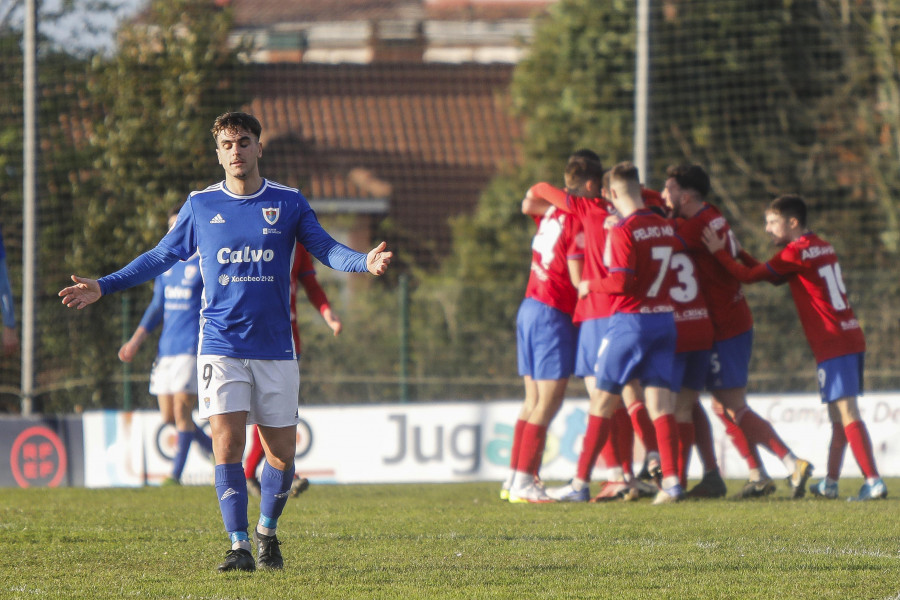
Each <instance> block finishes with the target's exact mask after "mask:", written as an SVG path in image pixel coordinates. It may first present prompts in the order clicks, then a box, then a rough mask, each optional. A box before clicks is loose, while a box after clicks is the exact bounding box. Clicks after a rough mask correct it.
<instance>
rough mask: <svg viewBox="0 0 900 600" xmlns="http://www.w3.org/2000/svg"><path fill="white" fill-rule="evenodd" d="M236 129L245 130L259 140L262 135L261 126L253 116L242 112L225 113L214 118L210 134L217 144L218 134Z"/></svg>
mask: <svg viewBox="0 0 900 600" xmlns="http://www.w3.org/2000/svg"><path fill="white" fill-rule="evenodd" d="M238 129H246V130H247V131H249V132H250V133H252V134H253V135H255V136H256V139H259V136H260V134H261V133H262V125H260V124H259V121H258V120H257V119H256V117H254V116H253V115H249V114H247V113H243V112H227V113H225V114H221V115H219V116H218V117H216V121H215V122H214V123H213V126H212V129H211V130H210V131H211V132H212V136H213V139H214V140H216V141H217V142H218V138H219V134H220V133H221V132H223V131H237V130H238Z"/></svg>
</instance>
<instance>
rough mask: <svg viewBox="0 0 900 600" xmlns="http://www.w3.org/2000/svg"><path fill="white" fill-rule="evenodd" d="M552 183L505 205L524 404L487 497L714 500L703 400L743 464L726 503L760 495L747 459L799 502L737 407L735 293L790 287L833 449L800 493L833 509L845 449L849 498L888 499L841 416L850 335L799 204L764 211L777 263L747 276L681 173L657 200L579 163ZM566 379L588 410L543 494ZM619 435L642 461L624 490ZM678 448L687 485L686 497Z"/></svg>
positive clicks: (771, 434)
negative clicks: (596, 483)
mask: <svg viewBox="0 0 900 600" xmlns="http://www.w3.org/2000/svg"><path fill="white" fill-rule="evenodd" d="M565 186H566V187H565V189H560V188H558V187H555V186H553V185H551V184H548V183H538V184H536V185H534V186H532V187H531V188H530V189H529V190H528V192H527V194H526V196H525V199H524V200H523V202H522V211H523V212H524V213H525V214H527V215H529V216H531V217H532V218H533V219H534V221H535V223H536V224H537V226H538V230H537V233H536V235H535V236H534V240H533V243H532V251H533V252H532V255H533V257H532V263H531V275H530V277H529V281H528V287H527V289H526V294H525V300H524V301H523V302H522V305H521V307H520V309H519V315H518V318H517V349H518V363H519V364H518V366H519V373H520V375H522V376H523V378H524V381H525V401H524V403H523V405H522V409H521V411H520V414H519V418H518V420H517V422H516V426H515V430H514V437H513V445H512V449H511V457H510V476H509V478H508V479H507V480H506V481H505V482H504V484H503V486H502V488H501V498H504V499H507V500H509V501H510V502H528V503H542V502H587V501H589V500H593V501H606V500H612V499H625V500H634V499H637V498H640V497H642V496H652V497H653V498H654V500H653V502H654V503H655V504H663V503H669V502H676V501H679V500H681V499H683V498H684V497H686V496H687V497H721V496H724V495H725V494H726V486H725V482H724V481H723V480H722V477H721V474H720V473H719V469H718V464H717V461H716V456H715V452H714V447H713V441H712V433H711V427H710V423H709V420H708V418H707V415H706V412H705V410H704V409H703V408H702V406H701V405H700V403H699V398H700V394H701V392H702V391H703V390H707V391H709V393H710V394H711V396H712V400H713V408H714V412H715V413H716V415H717V416H718V417H719V418H720V419H721V420H722V421H723V423H724V424H725V428H726V432H727V433H728V435H729V437H730V439H731V440H732V442H733V443H734V445H735V447H736V448H737V449H738V451H739V452H740V454H741V456H742V457H743V458H744V459H745V460H746V461H747V465H748V470H749V481H748V482H747V483H746V485H745V486H744V487H743V489H742V491H741V493H740V496H741V497H755V496H765V495H768V494H771V493H772V492H774V491H775V488H776V486H775V483H774V481H773V480H772V478H771V477H770V476H769V475H768V473H767V472H766V470H765V468H764V466H763V463H762V462H761V460H760V456H759V454H758V451H757V447H758V446H763V447H764V448H766V449H767V450H768V451H770V452H772V453H773V454H774V455H776V456H777V457H778V458H779V459H780V460H781V461H782V463H783V464H784V466H785V469H786V471H787V473H788V478H787V479H788V482H789V484H790V488H791V496H792V497H794V498H799V497H802V496H803V495H804V494H805V492H806V484H807V481H808V479H809V478H810V476H811V475H812V471H813V466H812V465H811V464H810V463H809V461H807V460H804V459H802V458H799V457H797V456H795V455H794V453H793V452H791V450H790V448H788V447H787V445H786V444H785V443H784V441H783V440H782V439H781V438H780V437H779V436H778V434H777V433H776V432H775V430H774V429H773V427H772V425H771V424H770V423H769V422H768V421H766V420H765V419H763V418H762V417H761V416H759V415H758V414H757V413H756V412H754V411H753V410H752V409H751V408H750V407H749V406H748V404H747V396H746V387H747V379H748V371H749V363H750V355H751V349H752V343H753V319H752V316H751V313H750V308H749V306H748V305H747V301H746V300H745V298H744V295H743V293H742V290H741V283H742V282H744V283H752V282H756V281H769V282H771V283H774V284H779V283H784V282H788V283H789V285H790V288H791V292H792V295H793V298H794V302H795V304H796V307H797V311H798V314H799V320H800V322H801V324H802V326H803V328H804V332H805V333H806V336H807V339H808V341H809V344H810V347H811V348H812V351H813V354H814V355H815V359H816V362H817V363H818V382H819V388H820V393H821V397H822V402H823V403H826V404H827V406H828V414H829V417H830V419H831V422H832V438H831V445H830V448H829V458H828V470H827V475H826V477H825V478H823V479H822V480H820V481H819V482H817V483H815V484H813V485H811V486H810V487H809V490H810V491H811V493H813V494H814V495H816V496H820V497H824V498H836V497H837V496H838V478H839V476H840V470H841V465H842V461H843V456H844V452H845V449H846V447H847V445H849V446H850V448H851V451H852V453H853V455H854V457H855V459H856V461H857V463H858V464H859V466H860V469H861V471H862V473H863V475H864V476H865V478H866V482H865V484H864V485H863V486H862V489H861V490H860V491H859V494H858V495H857V496H854V497H853V499H858V500H869V499H875V498H884V497H886V496H887V489H886V487H885V485H884V482H883V481H882V480H881V478H880V477H879V474H878V471H877V468H876V466H875V459H874V455H873V452H872V444H871V440H870V438H869V434H868V430H867V429H866V426H865V424H864V422H863V421H862V419H861V416H860V412H859V408H858V405H857V397H858V396H859V395H860V394H861V393H862V392H863V364H864V357H865V341H864V338H863V334H862V329H861V328H860V325H859V322H858V321H857V320H856V318H855V316H854V314H853V311H852V309H851V308H850V304H849V302H848V301H847V294H846V289H845V287H844V283H843V280H842V277H841V271H840V265H839V264H838V262H837V258H836V255H835V252H834V249H833V248H832V247H831V246H830V245H829V244H828V243H826V242H825V241H823V240H822V239H821V238H819V237H817V236H816V235H815V234H814V233H812V232H811V231H810V230H809V229H808V228H807V226H806V204H805V202H804V201H803V199H802V198H800V197H799V196H794V195H786V196H781V197H779V198H777V199H776V200H775V201H773V202H772V203H771V205H770V206H769V207H768V209H767V211H766V231H767V233H769V234H770V235H771V236H772V238H773V241H774V242H775V244H776V245H777V246H778V247H780V251H779V252H778V253H777V254H776V255H775V256H774V257H772V259H771V260H769V261H768V262H766V263H760V262H758V261H756V260H755V259H754V258H753V257H752V256H750V255H749V254H748V253H747V252H746V251H744V250H743V249H742V248H741V247H740V245H739V244H738V242H737V240H736V238H735V236H734V234H733V232H732V231H731V229H730V227H729V225H728V222H727V220H726V219H725V218H724V217H723V216H722V214H721V213H720V212H719V210H718V209H716V207H715V206H713V205H712V204H710V203H709V202H707V201H706V196H707V195H708V193H709V191H710V179H709V176H708V175H707V173H706V172H705V171H704V170H703V169H702V168H701V167H699V166H697V165H682V166H673V167H670V168H669V169H668V170H667V172H666V183H665V189H664V190H663V192H662V194H658V193H656V192H654V191H652V190H648V189H645V188H643V187H642V186H641V183H640V176H639V173H638V170H637V168H636V167H635V166H634V165H633V164H632V163H630V162H623V163H619V164H617V165H615V166H614V167H613V168H612V169H610V170H609V171H608V172H606V173H604V171H603V167H602V165H601V162H600V159H599V157H598V156H597V155H596V153H594V152H592V151H590V150H580V151H578V152H576V153H575V154H573V155H572V156H571V157H570V158H569V161H568V163H567V165H566V169H565ZM573 374H574V375H576V376H579V377H583V378H584V380H585V385H586V388H587V391H588V394H589V396H590V405H589V411H588V422H587V428H586V431H585V434H584V438H583V442H582V450H581V454H580V457H579V460H578V465H577V471H576V473H575V476H574V477H573V478H572V479H571V480H570V481H569V482H568V483H567V484H566V485H564V486H562V487H559V488H545V486H544V485H543V483H542V482H541V480H540V477H539V469H540V464H541V460H542V456H543V450H544V444H545V441H546V436H547V428H548V426H549V424H550V422H551V420H552V419H553V417H554V415H555V414H556V413H557V411H558V410H559V407H560V405H561V403H562V400H563V396H564V394H565V389H566V385H567V382H568V380H569V378H570V376H571V375H573ZM635 435H637V436H638V438H639V439H640V440H641V442H642V445H643V446H644V448H645V451H646V459H645V462H644V467H643V469H642V471H641V473H639V474H638V475H637V476H635V474H634V473H633V470H632V460H633V455H632V454H633V448H634V436H635ZM694 446H696V448H697V453H698V456H699V458H700V460H701V462H702V464H703V470H704V475H703V478H702V479H701V481H700V482H699V483H698V484H697V485H696V486H695V487H694V488H693V489H691V490H689V491H688V490H687V466H688V462H689V459H690V455H691V452H692V448H693V447H694ZM601 454H602V457H603V462H604V463H605V464H606V466H607V468H608V470H609V474H608V480H607V482H606V483H605V484H604V485H603V486H602V488H601V489H600V491H599V493H598V494H597V495H596V496H594V497H593V498H592V496H591V494H590V490H589V483H590V480H591V476H592V472H593V470H594V467H595V465H596V463H597V460H598V457H599V456H600V455H601Z"/></svg>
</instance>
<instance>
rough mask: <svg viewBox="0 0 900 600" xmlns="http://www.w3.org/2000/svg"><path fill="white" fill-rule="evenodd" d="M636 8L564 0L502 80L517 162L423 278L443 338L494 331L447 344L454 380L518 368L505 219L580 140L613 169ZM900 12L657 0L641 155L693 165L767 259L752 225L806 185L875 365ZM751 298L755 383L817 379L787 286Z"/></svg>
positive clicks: (890, 207)
mask: <svg viewBox="0 0 900 600" xmlns="http://www.w3.org/2000/svg"><path fill="white" fill-rule="evenodd" d="M634 12H635V7H634V3H632V2H625V1H621V2H620V1H618V0H612V1H610V2H595V1H591V0H560V1H559V2H557V3H555V4H553V5H552V6H551V8H550V9H549V11H548V14H547V16H546V17H544V18H542V19H541V20H540V21H539V22H538V23H537V27H536V30H535V36H534V42H533V44H532V45H531V47H530V48H529V51H528V54H527V56H526V57H525V58H524V59H523V60H522V61H521V63H520V64H519V65H518V67H517V68H516V72H515V76H514V81H513V85H512V89H511V92H512V98H513V103H514V106H515V109H516V113H517V114H518V115H519V116H520V117H521V118H522V119H523V121H524V125H525V128H524V131H525V135H524V139H523V142H522V143H523V148H524V155H525V162H524V164H523V165H522V166H521V168H520V169H519V170H518V172H517V173H515V174H514V175H512V176H508V175H507V176H503V177H501V178H498V181H497V182H495V183H496V185H495V186H492V188H491V189H489V190H488V191H487V192H486V193H485V194H484V195H483V196H482V198H481V202H480V205H479V207H478V209H477V211H476V213H475V214H474V215H472V216H471V217H465V218H462V219H459V221H458V222H457V223H456V224H455V229H454V232H455V236H454V255H453V257H452V258H451V259H450V260H448V261H447V262H446V263H445V264H444V265H443V266H442V269H441V272H440V275H439V276H437V278H436V280H428V285H423V286H422V287H421V290H422V291H421V293H422V294H423V295H426V296H427V295H428V294H429V293H430V294H431V295H432V296H433V298H431V303H430V304H427V303H426V305H428V306H430V307H432V310H431V313H430V314H431V315H433V316H434V315H440V316H441V320H440V323H443V324H444V325H445V327H444V329H443V330H442V329H440V328H437V329H434V331H446V334H447V337H446V338H445V341H446V340H453V339H454V337H453V335H452V334H453V332H454V331H460V330H462V328H460V327H458V326H456V325H455V324H457V323H463V324H465V326H466V327H467V328H469V329H470V330H472V331H473V332H474V333H473V335H472V339H478V340H502V342H503V343H502V344H499V345H498V347H494V346H491V350H492V352H491V355H490V357H488V358H487V359H485V358H484V357H483V356H482V355H481V353H480V349H481V348H480V347H478V346H477V342H476V346H465V347H462V346H461V347H460V348H458V349H454V348H453V346H452V344H451V343H449V342H448V345H447V346H445V347H444V350H445V351H446V352H447V353H448V357H450V358H448V359H447V364H453V365H454V366H456V367H458V368H460V371H459V372H461V373H475V372H486V371H485V370H486V369H493V370H494V371H496V370H497V369H498V368H499V367H498V366H497V365H500V364H508V365H512V364H514V363H513V358H512V357H514V354H513V353H514V348H513V343H511V342H514V340H512V339H511V338H510V337H509V332H510V331H511V320H510V316H511V315H513V314H514V306H515V305H516V304H517V303H518V301H519V300H520V296H518V295H517V293H515V292H520V290H521V289H522V286H523V282H524V279H523V278H524V276H527V268H526V267H525V266H524V265H527V242H523V240H527V232H528V223H527V220H526V219H524V218H522V217H521V216H519V217H518V219H517V218H516V216H515V215H516V213H517V200H518V198H521V193H522V192H524V189H525V188H526V187H527V185H528V182H533V181H535V180H540V179H543V180H550V181H553V180H557V182H558V179H557V178H558V177H559V175H558V174H559V173H560V171H561V168H562V165H563V163H564V161H565V159H566V157H567V156H568V155H569V153H571V152H572V151H573V150H575V149H577V148H581V147H588V148H592V149H594V150H595V151H596V152H598V153H599V154H600V155H601V157H602V158H603V160H604V163H605V164H612V163H614V162H618V161H620V160H624V159H628V158H630V156H631V151H632V131H633V119H634V108H633V107H634V97H633V94H634V62H635V54H634V47H635V41H636V35H635V14H634ZM898 22H900V7H897V6H895V3H886V2H875V3H847V2H841V1H839V0H824V1H823V0H791V1H790V2H787V1H785V0H764V1H761V2H754V3H746V2H742V1H741V0H701V1H695V2H680V1H677V0H661V1H660V2H654V3H652V14H651V28H650V55H651V56H650V67H651V77H650V92H651V104H650V134H651V135H650V144H649V155H650V163H649V168H648V170H647V173H644V174H643V179H644V180H645V182H647V183H648V184H649V185H651V186H653V187H660V186H661V185H662V183H663V181H662V179H663V176H664V173H665V168H666V166H667V165H669V164H673V163H680V162H695V163H699V164H701V165H703V166H704V167H705V168H706V169H707V170H708V171H709V172H710V174H711V176H712V179H713V194H712V198H711V200H712V201H713V202H714V203H716V204H718V205H719V207H720V208H721V209H722V210H723V212H724V213H725V214H726V216H727V217H728V218H729V219H730V220H731V221H732V223H733V225H734V226H735V228H736V230H737V231H738V232H739V234H740V235H741V237H742V239H743V241H744V243H745V245H746V246H747V247H748V248H750V249H751V250H752V251H753V252H754V253H756V254H758V255H760V256H768V255H769V254H770V253H771V252H772V249H771V247H770V245H769V244H770V243H769V241H768V239H767V237H766V236H765V235H764V232H763V228H762V226H761V219H762V211H763V208H764V206H765V205H766V204H767V203H768V201H769V200H770V199H771V198H772V197H773V196H775V195H777V194H779V193H785V192H789V191H791V192H793V191H799V192H801V193H803V194H805V195H806V196H807V197H808V199H809V200H810V202H811V205H812V210H813V223H812V224H813V227H815V228H816V229H817V230H818V231H820V232H822V233H824V234H825V236H826V237H827V238H829V239H830V240H832V241H833V243H834V245H835V247H836V249H837V250H838V253H839V255H840V256H841V260H842V264H844V265H845V273H846V274H845V278H847V280H848V281H847V283H848V286H849V287H850V290H851V293H852V298H851V299H852V300H853V302H854V303H855V305H856V306H857V313H858V316H860V318H861V320H862V321H863V323H864V327H866V333H867V336H868V337H869V340H870V354H873V355H875V356H876V357H877V358H875V361H877V362H878V364H879V366H881V367H884V368H886V367H887V365H886V364H885V362H884V361H885V360H889V357H891V356H896V354H897V351H898V342H897V341H896V340H897V339H900V336H898V335H897V333H898V332H897V328H898V324H900V318H898V317H900V314H898V311H897V310H896V309H893V308H892V307H893V305H894V304H895V303H889V302H885V301H884V298H885V297H892V296H895V295H896V293H897V292H898V283H897V281H896V277H895V276H893V277H891V276H890V275H889V274H890V273H892V272H894V270H893V269H892V265H893V264H894V262H895V261H896V252H897V251H898V244H900V242H898V240H900V233H898V213H900V211H898V204H897V201H896V200H895V198H897V196H898V192H900V189H898V182H900V171H898V170H897V168H896V165H897V161H898V159H900V154H898V152H900V142H898V140H900V132H898V127H900V117H898V115H900V111H898V109H897V105H898V102H896V100H897V99H898V98H900V86H898V84H897V77H896V73H897V68H896V64H897V60H898V58H900V57H898V54H900V44H898V43H897V42H896V40H894V39H893V37H892V36H893V35H894V33H895V30H896V28H897V27H896V26H897V23H898ZM510 182H515V185H513V186H509V185H508V184H509V183H510ZM504 188H505V189H504ZM479 247H480V248H481V250H482V252H481V254H479V251H478V248H479ZM471 257H478V259H477V260H475V261H472V260H469V259H470V258H471ZM517 269H518V273H519V275H518V276H517V275H516V273H517ZM453 282H458V287H457V288H453V287H452V285H453ZM479 290H491V292H490V293H486V294H481V293H479ZM746 293H747V294H748V296H749V297H750V300H751V305H752V306H753V308H754V310H755V312H756V314H757V315H758V317H757V336H756V351H755V353H754V357H755V358H754V365H753V366H752V369H753V371H754V372H755V373H757V374H758V378H757V381H758V382H759V383H757V384H756V385H757V386H758V387H757V389H761V388H763V387H767V386H769V387H772V388H773V389H779V390H785V389H803V388H806V389H813V388H814V386H815V382H814V380H813V378H812V377H811V376H809V377H806V376H804V377H802V378H796V379H794V378H793V376H792V375H791V374H792V373H803V374H807V373H809V372H810V370H809V368H808V367H809V364H808V363H809V361H811V360H812V358H811V355H810V354H809V352H808V350H807V349H806V348H805V346H804V345H803V344H797V343H796V339H797V337H796V336H797V335H802V333H801V332H800V329H799V323H798V322H797V319H796V316H795V314H794V309H793V306H792V303H791V301H790V299H789V297H788V296H787V295H786V293H785V291H784V290H783V289H775V288H770V287H768V286H748V287H747V288H746ZM423 300H425V298H423ZM434 307H440V310H439V311H438V310H435V309H434ZM433 318H436V317H433ZM433 324H434V322H433V321H432V322H431V325H433ZM885 326H886V327H887V330H888V331H887V332H886V333H882V332H883V331H884V328H885ZM488 343H489V344H490V342H488ZM503 344H506V346H507V347H506V348H505V349H503V348H500V347H499V346H502V345H503ZM464 348H468V356H467V355H466V352H467V351H466V350H465V349H464ZM871 350H875V351H874V352H871ZM469 357H472V360H469ZM871 362H872V361H870V364H871ZM494 371H488V372H494ZM509 372H512V368H510V369H509ZM894 385H896V383H895V384H894Z"/></svg>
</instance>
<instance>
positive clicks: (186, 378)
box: [150, 354, 197, 396]
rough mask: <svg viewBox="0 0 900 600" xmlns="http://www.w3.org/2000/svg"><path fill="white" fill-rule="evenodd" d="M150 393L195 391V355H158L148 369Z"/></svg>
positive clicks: (165, 394)
mask: <svg viewBox="0 0 900 600" xmlns="http://www.w3.org/2000/svg"><path fill="white" fill-rule="evenodd" d="M150 393H151V394H153V395H154V396H168V395H171V394H181V393H185V394H191V395H194V394H196V393H197V355H196V354H176V355H175V356H158V357H157V358H156V360H155V361H153V368H152V369H151V370H150Z"/></svg>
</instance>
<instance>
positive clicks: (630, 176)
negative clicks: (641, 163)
mask: <svg viewBox="0 0 900 600" xmlns="http://www.w3.org/2000/svg"><path fill="white" fill-rule="evenodd" d="M614 180H618V181H624V182H634V183H640V182H641V174H640V173H639V172H638V168H637V166H636V165H635V164H634V163H633V162H631V161H629V160H626V161H623V162H620V163H619V164H617V165H616V166H614V167H613V168H612V169H610V171H609V181H610V183H612V182H613V181H614Z"/></svg>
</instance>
